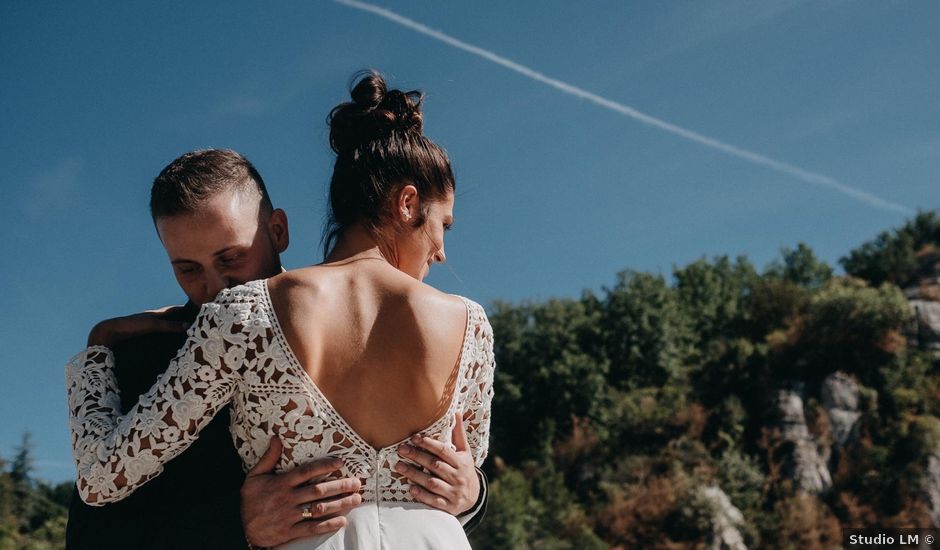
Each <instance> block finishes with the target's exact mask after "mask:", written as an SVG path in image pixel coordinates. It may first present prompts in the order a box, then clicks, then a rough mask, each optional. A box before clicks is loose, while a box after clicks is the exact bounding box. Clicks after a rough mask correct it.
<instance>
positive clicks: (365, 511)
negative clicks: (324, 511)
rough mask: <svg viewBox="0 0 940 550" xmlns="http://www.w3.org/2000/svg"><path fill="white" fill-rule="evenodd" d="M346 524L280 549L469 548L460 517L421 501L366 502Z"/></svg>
mask: <svg viewBox="0 0 940 550" xmlns="http://www.w3.org/2000/svg"><path fill="white" fill-rule="evenodd" d="M346 520H347V521H346V527H343V528H342V529H340V530H339V531H336V532H333V533H329V534H326V535H319V536H316V537H308V538H302V539H296V540H292V541H290V542H289V543H287V544H282V545H281V546H278V547H277V549H276V550H310V549H312V548H317V549H324V550H400V549H404V550H432V549H433V550H450V549H451V548H453V549H455V550H469V549H470V543H469V541H467V535H466V533H464V530H463V527H462V526H461V525H460V522H459V521H457V518H455V517H454V516H452V515H450V514H448V513H447V512H442V511H441V510H436V509H434V508H431V507H429V506H427V505H425V504H421V503H420V502H363V503H362V504H360V505H359V506H357V507H355V508H353V509H352V510H351V511H350V512H349V514H347V515H346Z"/></svg>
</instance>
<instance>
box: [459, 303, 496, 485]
mask: <svg viewBox="0 0 940 550" xmlns="http://www.w3.org/2000/svg"><path fill="white" fill-rule="evenodd" d="M474 309H475V310H476V314H475V317H477V319H476V320H475V322H474V327H475V328H474V341H475V345H474V357H473V360H472V361H471V362H470V365H469V372H468V373H467V377H468V379H469V380H468V383H469V388H468V391H467V397H466V401H465V402H464V413H463V420H464V426H465V427H466V429H467V442H468V443H469V444H470V452H471V453H472V454H473V460H474V462H475V463H476V466H477V467H480V466H482V465H483V461H484V460H486V455H487V452H488V450H489V445H490V404H491V402H492V401H493V370H494V368H495V366H496V360H495V358H494V356H493V327H491V326H490V322H489V320H488V319H487V318H486V313H485V312H484V311H483V308H482V306H480V305H479V304H474Z"/></svg>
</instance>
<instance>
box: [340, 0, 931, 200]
mask: <svg viewBox="0 0 940 550" xmlns="http://www.w3.org/2000/svg"><path fill="white" fill-rule="evenodd" d="M333 1H334V2H336V3H337V4H342V5H344V6H348V7H350V8H354V9H357V10H360V11H364V12H368V13H372V14H375V15H378V16H379V17H383V18H385V19H388V20H389V21H392V22H393V23H397V24H398V25H401V26H403V27H407V28H409V29H411V30H414V31H417V32H419V33H421V34H423V35H426V36H430V37H431V38H433V39H435V40H438V41H440V42H443V43H445V44H448V45H450V46H453V47H455V48H458V49H461V50H463V51H465V52H469V53H472V54H473V55H476V56H479V57H482V58H483V59H486V60H489V61H492V62H493V63H496V64H497V65H501V66H503V67H505V68H507V69H509V70H511V71H515V72H517V73H519V74H521V75H523V76H526V77H528V78H531V79H532V80H535V81H538V82H541V83H543V84H547V85H549V86H551V87H552V88H555V89H557V90H560V91H562V92H564V93H566V94H571V95H573V96H575V97H580V98H581V99H586V100H587V101H590V102H591V103H594V104H596V105H599V106H601V107H604V108H605V109H609V110H611V111H614V112H615V113H620V114H621V115H624V116H626V117H629V118H632V119H634V120H638V121H640V122H642V123H644V124H648V125H650V126H654V127H656V128H659V129H660V130H664V131H666V132H669V133H671V134H675V135H677V136H679V137H683V138H685V139H687V140H690V141H694V142H696V143H700V144H702V145H704V146H706V147H711V148H712V149H717V150H718V151H722V152H724V153H727V154H729V155H732V156H735V157H738V158H740V159H743V160H746V161H748V162H751V163H753V164H758V165H760V166H764V167H767V168H770V169H772V170H777V171H778V172H783V173H784V174H789V175H790V176H793V177H795V178H796V179H799V180H802V181H804V182H806V183H811V184H814V185H820V186H823V187H828V188H830V189H834V190H835V191H838V192H840V193H842V194H845V195H848V196H849V197H852V198H853V199H856V200H859V201H862V202H864V203H866V204H869V205H871V206H874V207H876V208H881V209H884V210H890V211H893V212H900V213H902V214H913V213H914V211H913V210H911V209H910V208H908V207H906V206H903V205H900V204H897V203H894V202H890V201H887V200H885V199H882V198H881V197H878V196H875V195H873V194H871V193H868V192H867V191H862V190H861V189H856V188H854V187H852V186H850V185H846V184H844V183H842V182H840V181H839V180H837V179H835V178H832V177H829V176H826V175H824V174H818V173H815V172H810V171H808V170H804V169H802V168H800V167H798V166H794V165H792V164H789V163H786V162H783V161H779V160H775V159H772V158H770V157H767V156H764V155H762V154H760V153H755V152H753V151H748V150H747V149H742V148H740V147H736V146H734V145H731V144H729V143H725V142H723V141H720V140H718V139H715V138H711V137H708V136H705V135H702V134H699V133H698V132H694V131H692V130H689V129H686V128H683V127H681V126H677V125H675V124H672V123H671V122H666V121H665V120H662V119H659V118H656V117H654V116H651V115H648V114H646V113H642V112H640V111H637V110H636V109H634V108H633V107H630V106H629V105H624V104H623V103H618V102H616V101H613V100H611V99H607V98H606V97H602V96H599V95H597V94H595V93H592V92H589V91H587V90H585V89H583V88H579V87H577V86H574V85H572V84H568V83H567V82H563V81H561V80H558V79H556V78H552V77H550V76H547V75H544V74H542V73H540V72H538V71H536V70H533V69H530V68H529V67H526V66H524V65H520V64H519V63H516V62H515V61H513V60H511V59H507V58H505V57H502V56H500V55H497V54H495V53H493V52H491V51H489V50H485V49H483V48H481V47H479V46H474V45H473V44H470V43H467V42H464V41H463V40H459V39H457V38H454V37H452V36H450V35H447V34H444V33H443V32H441V31H438V30H434V29H432V28H430V27H428V26H427V25H424V24H423V23H419V22H417V21H415V20H413V19H409V18H407V17H404V16H402V15H398V14H397V13H395V12H393V11H390V10H387V9H385V8H382V7H380V6H376V5H374V4H369V3H366V2H359V1H358V0H333Z"/></svg>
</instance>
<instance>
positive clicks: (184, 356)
mask: <svg viewBox="0 0 940 550" xmlns="http://www.w3.org/2000/svg"><path fill="white" fill-rule="evenodd" d="M231 307H232V306H229V307H226V306H220V305H218V304H207V305H206V306H204V307H203V309H202V311H201V313H200V314H199V317H198V318H197V319H196V322H195V323H194V324H193V326H192V327H191V328H190V329H189V333H188V336H189V338H188V340H187V341H186V344H185V345H184V346H183V349H182V350H180V352H179V354H178V355H177V356H176V358H175V359H174V360H173V361H172V362H171V363H170V366H169V368H168V369H167V370H166V372H165V373H164V374H163V375H161V376H160V378H159V379H158V380H157V382H156V384H154V386H153V387H152V388H151V389H150V391H148V392H147V393H146V394H144V395H142V396H141V397H140V399H139V400H138V402H137V405H135V406H134V407H133V408H132V409H131V410H130V412H129V413H128V414H126V415H124V416H121V414H120V398H119V395H118V386H117V382H116V379H115V376H114V372H113V361H114V359H113V355H112V353H111V351H110V350H109V349H108V348H106V347H103V346H92V347H89V348H88V349H86V350H85V351H83V352H81V353H79V354H78V355H76V356H75V357H73V358H72V359H71V360H70V361H69V363H68V364H67V365H66V384H67V391H68V404H69V429H70V431H71V435H72V452H73V455H74V458H75V461H76V464H77V468H78V480H77V485H78V491H79V494H80V495H81V497H82V500H83V501H85V502H86V503H88V504H92V505H99V506H100V505H104V504H107V503H109V502H114V501H117V500H120V499H122V498H124V497H126V496H127V495H129V494H130V493H131V492H133V491H134V490H135V489H136V488H137V487H139V486H141V485H143V484H144V483H146V482H147V481H149V480H150V479H152V478H153V477H155V476H156V475H158V474H159V473H160V472H161V471H162V470H163V464H165V463H166V462H168V461H169V460H171V459H172V458H173V457H175V456H177V455H179V454H180V453H181V452H183V451H184V450H185V449H186V448H187V447H188V446H189V445H190V444H192V442H193V441H195V440H196V438H197V437H198V433H199V431H200V430H201V429H202V428H203V427H204V426H205V425H206V424H208V423H209V421H210V420H212V418H213V417H214V416H215V414H216V412H218V410H219V409H220V408H222V407H223V406H224V405H225V404H227V403H228V402H229V401H230V400H231V398H232V395H233V393H234V390H235V386H236V383H237V380H236V374H235V373H234V372H233V370H232V368H231V367H232V366H235V367H239V366H240V365H241V364H242V363H243V361H241V359H243V358H244V354H245V347H246V340H247V338H246V337H245V335H244V334H242V333H240V332H239V331H237V330H234V329H233V327H235V326H239V325H236V323H235V322H234V321H233V320H232V317H233V315H232V311H231Z"/></svg>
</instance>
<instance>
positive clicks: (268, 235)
mask: <svg viewBox="0 0 940 550" xmlns="http://www.w3.org/2000/svg"><path fill="white" fill-rule="evenodd" d="M260 209H261V201H260V197H259V196H258V195H256V194H254V193H251V192H250V191H240V190H231V191H225V192H223V193H219V194H218V195H216V196H215V197H212V198H211V199H209V201H207V203H206V204H205V205H203V206H202V207H200V208H199V210H198V211H195V212H190V213H185V214H179V215H175V216H169V217H163V218H158V219H157V222H156V225H157V233H158V234H159V235H160V240H161V241H162V242H163V247H164V248H165V249H166V252H167V256H169V259H170V264H171V265H172V266H173V273H174V275H176V281H177V282H178V283H179V285H180V288H182V289H183V291H184V292H185V293H186V295H187V296H188V297H189V299H190V300H192V301H193V302H195V303H196V304H197V305H202V304H204V303H206V302H211V301H212V300H213V299H215V296H216V294H218V293H219V291H221V290H222V289H224V288H229V287H232V286H236V285H239V284H242V283H246V282H248V281H254V280H256V279H264V278H267V277H272V276H274V275H276V274H278V273H279V272H280V271H281V261H280V256H279V255H280V253H281V252H283V251H284V250H285V249H286V248H287V245H288V242H289V237H288V230H287V216H286V214H284V211H283V210H280V209H276V210H274V212H272V213H271V214H270V215H267V216H265V215H264V214H263V213H262V212H261V211H260Z"/></svg>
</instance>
